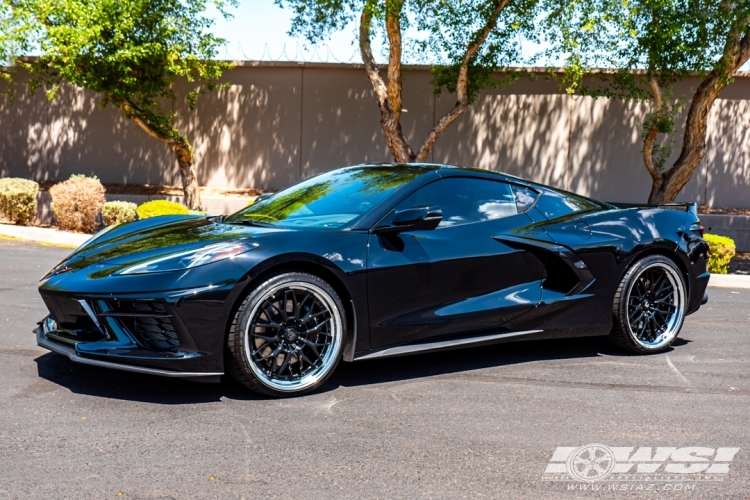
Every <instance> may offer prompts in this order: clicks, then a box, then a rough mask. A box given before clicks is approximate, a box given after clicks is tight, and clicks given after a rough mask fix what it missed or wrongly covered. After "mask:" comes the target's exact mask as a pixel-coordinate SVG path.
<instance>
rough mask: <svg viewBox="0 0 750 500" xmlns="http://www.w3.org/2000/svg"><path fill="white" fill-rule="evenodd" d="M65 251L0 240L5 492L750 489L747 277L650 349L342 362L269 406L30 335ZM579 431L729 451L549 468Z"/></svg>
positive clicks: (617, 443)
mask: <svg viewBox="0 0 750 500" xmlns="http://www.w3.org/2000/svg"><path fill="white" fill-rule="evenodd" d="M67 252H69V250H66V249H61V248H55V247H47V246H41V245H36V244H30V243H21V242H15V241H7V240H0V269H2V271H1V272H0V276H1V277H2V280H0V293H1V294H2V295H1V297H2V301H0V363H1V365H0V366H2V372H0V401H1V402H2V404H0V464H2V467H1V468H0V470H1V471H2V475H1V476H0V497H2V498H76V499H77V498H152V499H168V498H221V499H231V498H284V499H286V498H326V499H338V498H379V499H387V498H409V499H411V498H469V499H474V498H561V497H562V498H599V497H603V496H608V497H637V498H640V497H644V498H646V497H648V498H673V497H674V498H718V497H726V498H748V497H750V290H731V289H720V288H709V294H710V302H709V303H708V304H707V305H706V306H704V308H703V309H701V310H700V311H699V312H698V313H697V314H695V315H693V316H690V317H689V318H688V319H687V320H686V323H685V326H684V328H683V331H682V333H681V335H680V339H678V341H677V342H676V344H675V346H674V348H673V349H672V350H671V351H670V352H668V353H665V354H661V355H655V356H646V357H636V356H628V355H623V354H621V353H619V352H617V351H615V350H613V349H612V348H611V347H610V346H609V344H608V343H607V341H606V339H600V338H596V339H576V340H564V341H545V342H519V343H514V344H504V345H498V346H494V347H490V348H479V349H466V350H461V351H452V352H446V353H439V354H428V355H421V356H411V357H401V358H392V359H387V360H372V361H363V362H356V363H351V364H348V363H344V364H341V365H340V366H339V369H338V371H337V372H336V373H335V374H334V376H333V377H332V378H331V379H330V381H329V382H328V383H327V384H326V386H325V387H324V388H323V390H322V391H320V392H319V393H317V394H314V395H310V396H305V397H300V398H296V399H291V400H270V399H263V398H261V397H259V396H255V395H253V394H252V393H250V392H247V391H246V390H244V389H243V388H242V387H241V386H239V385H237V384H235V383H234V382H232V381H231V380H225V381H223V382H222V383H221V384H213V385H212V384H205V385H204V384H194V383H189V382H183V381H179V380H168V379H161V378H156V377H148V376H142V375H136V374H130V373H125V372H115V371H109V370H104V369H98V368H93V367H88V366H83V365H77V364H74V363H72V362H70V361H69V360H68V359H66V358H63V357H61V356H59V355H56V354H52V353H49V352H48V351H45V350H44V349H41V348H39V347H37V346H36V343H35V339H34V336H33V334H32V333H31V330H32V329H33V328H34V327H35V326H36V325H35V323H36V322H37V321H38V320H39V319H41V318H42V317H43V316H44V315H45V314H46V310H45V307H44V304H43V303H42V301H41V299H39V297H38V294H37V291H36V282H37V279H38V278H39V277H40V276H41V275H42V274H44V272H45V271H47V269H49V268H50V267H52V266H53V265H54V264H55V263H57V262H58V261H59V260H60V259H62V258H63V257H64V256H65V255H66V253H67ZM588 443H601V444H604V445H607V446H610V447H633V448H634V449H637V448H639V447H652V448H653V449H654V450H655V449H656V448H657V447H678V448H680V447H708V448H718V447H730V448H739V449H740V450H739V452H737V453H736V455H735V456H734V459H733V460H732V461H731V463H730V464H729V467H728V471H729V472H728V473H725V474H718V475H716V476H717V477H716V478H714V479H715V480H702V481H694V482H685V481H682V480H679V478H678V479H677V480H675V479H669V480H659V481H656V480H648V479H641V480H639V481H635V480H633V481H629V482H622V483H621V484H622V485H623V486H622V487H621V488H620V489H618V490H616V491H590V490H581V489H575V490H571V489H570V485H571V484H573V483H570V482H567V483H566V482H564V481H550V480H548V479H545V477H544V476H545V474H544V473H545V469H546V467H547V465H548V464H549V463H550V460H551V458H552V456H553V453H554V452H555V450H556V448H557V447H578V446H581V445H585V444H588ZM699 460H700V459H699ZM680 477H682V476H680ZM575 484H578V483H575ZM580 484H584V483H580ZM666 484H671V485H672V486H670V487H669V488H666V489H668V490H669V491H666V489H665V485H666ZM676 484H681V485H682V486H680V487H679V489H678V490H677V491H672V490H676V489H677V488H676V487H675V486H674V485H676ZM639 485H640V486H641V488H638V486H639ZM649 485H651V487H649Z"/></svg>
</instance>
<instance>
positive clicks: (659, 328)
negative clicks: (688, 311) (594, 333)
mask: <svg viewBox="0 0 750 500" xmlns="http://www.w3.org/2000/svg"><path fill="white" fill-rule="evenodd" d="M686 303H687V293H686V288H685V280H684V278H683V276H682V273H681V272H680V269H679V268H678V267H677V265H676V264H675V263H674V262H673V261H672V260H671V259H669V258H667V257H665V256H663V255H651V256H648V257H645V258H643V259H641V260H639V261H638V262H636V263H635V264H634V265H633V267H631V268H630V269H629V270H628V272H627V273H625V276H623V278H622V281H621V282H620V286H619V287H618V289H617V293H616V295H615V301H614V307H613V314H614V318H613V319H614V328H613V329H612V335H611V338H612V341H613V342H614V344H615V345H616V346H617V347H619V348H621V349H624V350H627V351H631V352H635V353H638V354H649V353H657V352H662V351H664V350H666V349H667V348H668V347H669V346H670V345H672V342H674V340H675V339H676V338H677V335H678V334H679V333H680V329H681V328H682V323H683V321H684V319H685V307H686Z"/></svg>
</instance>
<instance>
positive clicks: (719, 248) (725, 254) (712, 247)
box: [704, 234, 737, 274]
mask: <svg viewBox="0 0 750 500" xmlns="http://www.w3.org/2000/svg"><path fill="white" fill-rule="evenodd" d="M704 238H705V239H706V241H707V242H708V247H709V255H708V271H709V272H711V273H715V274H727V273H728V272H729V261H730V260H732V257H734V254H735V252H736V250H737V247H736V246H735V244H734V240H733V239H732V238H727V237H726V236H719V235H717V234H707V235H705V236H704Z"/></svg>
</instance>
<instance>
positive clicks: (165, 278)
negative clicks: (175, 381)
mask: <svg viewBox="0 0 750 500" xmlns="http://www.w3.org/2000/svg"><path fill="white" fill-rule="evenodd" d="M696 213H697V212H696V209H695V205H694V204H672V205H664V206H658V207H657V206H618V205H613V204H609V203H602V202H598V201H594V200H591V199H587V198H584V197H581V196H577V195H575V194H572V193H567V192H564V191H560V190H557V189H553V188H550V187H546V186H542V185H539V184H535V183H532V182H528V181H525V180H523V179H519V178H517V177H512V176H509V175H503V174H499V173H495V172H489V171H485V170H477V169H468V168H460V167H452V166H445V165H422V164H418V165H417V164H409V165H401V164H399V165H361V166H356V167H350V168H344V169H340V170H335V171H332V172H328V173H325V174H322V175H319V176H317V177H314V178H311V179H309V180H306V181H304V182H302V183H300V184H297V185H295V186H292V187H290V188H289V189H286V190H284V191H281V192H279V193H276V194H273V195H271V196H268V197H264V198H263V199H261V200H258V201H257V202H256V203H255V204H253V205H251V206H249V207H247V208H245V209H244V210H241V211H240V212H237V213H236V214H234V215H231V216H229V217H201V216H164V217H155V218H150V219H145V220H139V221H135V222H130V223H126V224H121V225H118V226H114V227H110V228H107V229H105V230H104V231H102V232H100V233H99V234H97V235H95V236H94V237H92V238H91V239H90V240H89V241H88V242H86V243H85V244H84V245H82V246H81V247H80V248H78V249H77V250H75V251H74V252H73V253H72V254H71V255H70V256H68V257H67V258H66V259H65V260H64V261H63V262H61V263H60V264H59V265H58V266H56V267H55V268H54V269H52V270H51V271H50V272H49V273H47V275H45V276H44V277H43V278H42V280H41V283H40V285H39V292H40V293H41V295H42V298H43V299H44V302H45V303H46V305H47V307H48V308H49V311H50V315H49V316H48V317H46V318H45V319H43V320H42V321H41V323H40V327H39V328H38V329H37V330H36V335H37V341H38V343H39V345H40V346H42V347H45V348H47V349H50V350H52V351H55V352H58V353H61V354H64V355H66V356H68V357H70V359H71V360H73V361H75V362H78V363H85V364H89V365H95V366H101V367H107V368H116V369H120V370H128V371H134V372H141V373H150V374H154V375H162V376H167V377H184V378H190V379H202V380H205V381H215V380H218V378H219V376H220V375H223V374H224V373H225V372H229V373H231V374H232V375H233V376H234V377H236V378H237V379H238V380H239V381H240V382H241V383H243V384H245V385H246V386H248V387H250V388H251V389H254V390H256V391H258V392H261V393H265V394H268V395H273V396H287V395H297V394H303V393H306V392H309V391H312V390H314V389H315V388H317V387H319V386H320V385H321V384H322V383H323V382H324V381H325V380H326V379H327V378H328V377H329V376H330V375H331V373H332V372H333V370H334V369H335V368H336V365H337V364H338V362H339V360H340V359H342V358H343V359H344V361H355V360H361V359H370V358H376V357H381V356H398V355H403V354H409V353H413V352H425V351H432V350H437V349H450V348H457V347H464V346H477V345H482V344H489V343H497V342H504V341H508V340H530V339H548V338H558V337H574V336H593V335H610V336H611V338H612V340H613V341H614V342H615V343H616V344H617V345H618V346H620V347H621V348H623V349H626V350H629V351H632V352H635V353H644V354H645V353H654V352H660V351H663V350H665V349H666V348H667V347H668V346H669V345H670V344H672V342H673V341H674V340H675V338H676V337H677V334H678V333H679V331H680V328H681V327H682V323H683V320H684V318H685V316H686V315H687V314H690V313H693V312H695V311H697V310H698V308H699V307H700V306H701V304H704V303H705V302H706V300H708V297H707V295H706V294H705V290H706V285H707V284H708V279H709V274H708V272H707V271H706V260H707V256H708V245H707V244H706V242H705V240H704V239H703V238H702V235H703V227H702V226H701V224H700V222H699V220H698V217H697V215H696Z"/></svg>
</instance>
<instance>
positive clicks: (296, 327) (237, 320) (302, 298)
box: [227, 272, 346, 397]
mask: <svg viewBox="0 0 750 500" xmlns="http://www.w3.org/2000/svg"><path fill="white" fill-rule="evenodd" d="M345 330H346V314H345V311H344V307H343V305H342V303H341V300H340V299H339V297H338V295H337V294H336V291H335V290H334V289H333V288H332V287H331V286H330V285H329V284H328V283H326V282H325V281H324V280H322V279H320V278H319V277H317V276H313V275H311V274H307V273H300V272H289V273H284V274H280V275H277V276H275V277H273V278H270V279H268V280H267V281H265V282H264V283H262V284H260V285H259V286H258V287H257V288H256V289H255V290H253V291H252V292H251V293H250V295H248V296H247V298H246V299H245V300H244V301H243V302H242V305H240V307H239V309H238V310H237V314H236V315H235V317H234V320H233V322H232V326H231V328H230V331H229V337H228V339H227V348H228V350H229V356H228V357H229V359H228V360H227V365H228V369H229V372H230V373H231V374H232V375H233V376H234V377H235V378H236V379H237V380H238V381H239V382H240V383H242V384H244V385H246V386H247V387H249V388H250V389H253V390H254V391H256V392H260V393H262V394H266V395H269V396H276V397H286V396H296V395H301V394H305V393H308V392H311V391H313V390H315V389H316V388H318V387H320V385H322V384H323V382H325V381H326V379H328V377H330V375H331V373H333V370H334V369H335V368H336V365H338V362H339V359H340V358H341V350H342V346H343V344H344V336H345Z"/></svg>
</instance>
